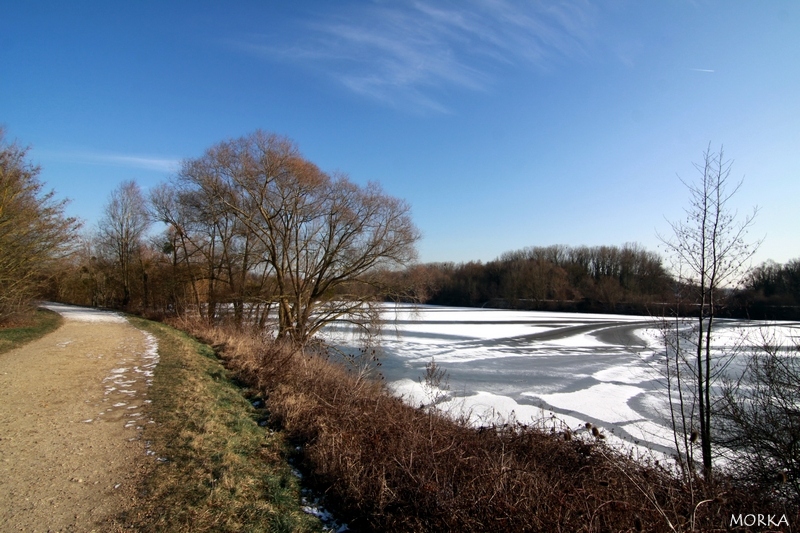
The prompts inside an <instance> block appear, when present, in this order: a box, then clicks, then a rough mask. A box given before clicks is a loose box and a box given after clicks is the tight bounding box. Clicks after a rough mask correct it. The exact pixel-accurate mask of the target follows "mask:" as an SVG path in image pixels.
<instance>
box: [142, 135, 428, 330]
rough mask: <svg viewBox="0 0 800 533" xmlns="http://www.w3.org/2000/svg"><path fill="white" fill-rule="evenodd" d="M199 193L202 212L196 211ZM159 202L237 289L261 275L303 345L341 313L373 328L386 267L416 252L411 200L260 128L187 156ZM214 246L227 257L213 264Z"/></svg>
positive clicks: (281, 320) (189, 248)
mask: <svg viewBox="0 0 800 533" xmlns="http://www.w3.org/2000/svg"><path fill="white" fill-rule="evenodd" d="M192 201H195V202H199V204H201V205H202V209H201V210H200V212H202V213H203V219H202V220H197V219H193V218H192V216H190V212H189V211H191V210H189V209H187V206H188V204H189V203H190V202H192ZM154 204H155V206H156V211H157V212H158V214H159V218H160V219H161V220H163V221H165V222H167V223H168V224H169V225H170V226H171V227H172V228H173V231H174V232H175V234H176V235H177V236H178V237H179V240H180V242H181V246H182V247H183V252H182V255H183V256H184V257H186V258H188V257H190V256H191V255H197V254H200V255H204V256H205V258H206V261H205V262H206V264H207V265H208V267H207V270H209V272H210V271H211V270H213V269H218V270H225V269H226V268H227V269H228V270H229V271H228V272H227V273H224V275H223V276H221V277H222V278H224V279H225V280H227V283H228V284H229V285H230V288H232V289H233V292H234V293H235V292H237V289H236V283H238V285H239V287H243V286H244V285H245V283H246V282H247V281H248V280H250V281H251V282H252V281H253V279H254V278H257V279H260V280H261V281H259V282H258V283H257V285H258V286H259V287H260V288H261V289H262V291H261V293H260V297H261V298H264V299H267V300H269V301H270V303H271V304H274V306H275V307H276V308H277V326H278V337H281V338H285V339H288V340H291V341H292V342H296V343H300V344H302V343H305V342H307V341H308V340H309V339H311V338H312V337H313V336H314V335H315V334H316V333H317V332H319V330H320V328H322V327H323V326H324V325H325V324H328V323H331V322H332V321H334V320H345V321H352V322H353V323H355V324H357V325H358V326H359V327H364V328H366V327H367V325H368V322H369V320H368V319H369V317H370V316H371V313H370V305H369V303H370V302H373V301H375V299H376V298H379V297H380V296H381V295H382V291H383V288H385V287H382V286H381V281H380V280H381V277H380V276H379V272H380V270H382V269H391V268H397V267H400V266H403V265H405V264H407V263H409V262H411V261H412V260H413V259H414V258H415V257H416V249H415V243H416V241H417V240H418V239H419V232H418V230H417V228H416V227H415V226H414V224H413V222H412V220H411V216H410V208H409V206H408V204H407V203H405V202H404V201H402V200H399V199H397V198H394V197H391V196H389V195H387V194H386V193H384V192H383V190H382V189H381V188H380V187H379V186H378V185H377V184H374V183H370V184H369V185H367V186H363V187H362V186H359V185H357V184H355V183H353V182H351V181H350V180H349V179H347V178H346V177H344V176H340V175H337V176H331V175H329V174H326V173H324V172H323V171H321V170H320V169H319V168H318V167H317V166H316V165H314V164H313V163H311V162H310V161H308V160H306V159H305V158H303V157H302V155H301V154H300V152H299V150H298V149H297V147H296V145H295V144H294V143H293V142H291V141H290V140H288V139H286V138H284V137H280V136H277V135H272V134H267V133H264V132H262V131H256V132H255V133H252V134H250V135H247V136H245V137H242V138H239V139H234V140H230V141H225V142H222V143H219V144H217V145H216V146H213V147H212V148H210V149H208V150H207V151H206V153H205V154H204V155H203V156H201V157H199V158H197V159H192V160H188V161H186V162H184V164H183V166H182V169H181V171H180V173H179V175H178V177H177V180H176V183H174V184H172V185H170V186H167V188H164V189H161V190H160V191H159V192H158V194H157V195H156V196H154ZM212 241H213V242H219V247H218V248H217V249H216V251H214V249H213V248H212V247H211V246H210V245H211V243H212ZM204 250H205V251H204ZM212 253H213V254H215V255H218V256H219V257H221V258H222V257H224V258H226V259H225V260H224V261H219V262H217V263H215V262H214V261H213V260H211V254H212ZM234 258H235V260H234ZM215 265H216V266H215ZM209 276H210V277H211V274H210V273H209ZM234 278H236V279H238V280H239V281H238V282H234V281H233V280H234ZM213 279H219V278H216V277H214V278H213ZM267 286H268V287H269V289H268V290H266V287H267ZM237 300H239V301H241V298H238V299H237ZM212 316H213V315H212Z"/></svg>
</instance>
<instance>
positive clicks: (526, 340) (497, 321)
mask: <svg viewBox="0 0 800 533" xmlns="http://www.w3.org/2000/svg"><path fill="white" fill-rule="evenodd" d="M383 319H384V330H383V333H384V335H383V338H382V341H381V352H380V354H379V356H380V361H381V363H382V366H381V367H380V370H381V373H382V374H383V375H384V377H385V378H386V380H387V383H389V386H390V389H391V390H393V391H394V393H395V394H397V395H398V396H402V397H404V398H406V401H407V402H409V403H410V404H411V405H415V406H419V405H421V404H424V405H430V403H431V402H432V399H438V400H442V401H440V403H439V404H438V405H439V407H441V408H443V409H447V410H449V411H450V412H451V414H453V415H454V416H462V415H463V416H467V417H469V419H470V420H471V421H472V423H473V424H476V425H482V424H487V423H492V422H491V421H492V420H495V421H499V420H504V421H507V420H509V419H514V420H516V421H519V422H525V423H527V422H528V421H531V420H532V421H534V422H535V421H537V420H541V419H542V416H543V413H544V416H545V418H547V417H548V416H550V413H551V412H552V413H553V416H554V417H556V418H557V419H559V420H561V421H563V424H565V425H567V426H568V427H571V428H573V429H575V428H580V427H582V425H583V424H584V423H585V422H587V421H590V422H592V423H594V424H596V425H600V426H606V427H607V430H608V433H607V442H622V441H623V440H624V441H625V442H627V443H629V444H630V445H631V446H634V443H635V441H639V442H640V443H641V446H640V447H641V449H642V450H646V448H645V446H653V447H655V448H657V449H660V450H662V451H665V452H666V451H668V450H667V448H671V447H672V443H671V439H670V438H669V437H670V435H671V430H669V429H668V428H666V427H665V426H664V425H663V424H664V423H663V420H664V415H665V414H666V407H667V405H668V404H667V400H666V394H665V392H664V386H663V383H662V381H663V379H662V376H661V372H660V369H661V365H662V364H663V361H662V358H663V355H661V354H662V353H663V340H662V335H661V332H660V331H659V329H658V321H657V320H654V319H652V318H651V317H647V316H620V315H609V314H577V313H558V312H538V311H510V310H496V309H472V308H456V307H437V306H418V307H415V306H409V305H387V306H386V307H385V308H384V310H383ZM715 324H716V334H715V337H714V341H713V346H714V348H715V350H716V351H717V353H722V351H723V350H730V349H731V348H733V347H737V346H741V345H745V347H749V346H753V345H757V344H759V343H758V342H756V341H755V340H754V338H755V337H757V336H759V335H760V330H761V329H764V328H765V329H766V330H767V331H768V332H769V335H774V336H775V338H776V340H777V341H779V342H782V343H784V344H791V343H792V342H793V341H796V340H800V324H798V323H789V322H783V323H765V322H756V321H742V320H718V321H717V322H716V323H715ZM690 325H691V323H690V322H687V323H686V324H685V325H684V326H683V327H689V326H690ZM743 332H745V333H750V334H751V336H750V337H749V338H745V337H743V336H742V333H743ZM331 333H332V336H331V337H330V339H331V341H332V342H333V343H334V344H337V345H338V346H339V347H340V348H344V349H349V348H350V347H352V348H353V349H354V350H355V347H357V346H358V339H357V337H356V336H354V335H352V334H350V335H349V334H348V329H347V327H346V326H344V325H342V326H339V327H334V328H331ZM743 341H744V342H743ZM432 359H433V360H435V361H436V363H437V364H438V365H439V366H440V367H441V368H442V369H444V370H446V371H447V373H448V376H449V381H450V388H449V390H448V391H438V390H434V389H431V388H429V387H428V388H426V386H425V385H424V384H423V383H421V382H420V379H421V378H422V377H423V376H424V375H425V365H426V364H427V363H429V362H430V361H431V360H432ZM612 430H613V431H614V432H616V434H612V433H611V432H612Z"/></svg>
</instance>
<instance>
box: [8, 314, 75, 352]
mask: <svg viewBox="0 0 800 533" xmlns="http://www.w3.org/2000/svg"><path fill="white" fill-rule="evenodd" d="M63 321H64V319H63V318H61V315H59V314H58V313H54V312H53V311H50V310H49V309H37V310H36V312H35V313H34V314H33V315H31V318H30V321H29V323H28V324H26V325H22V326H16V327H13V328H2V329H0V354H1V353H5V352H8V351H11V350H14V349H15V348H19V347H20V346H23V345H25V344H28V343H29V342H32V341H35V340H36V339H39V338H41V337H44V336H45V335H47V334H48V333H50V332H51V331H55V330H57V329H58V328H59V326H61V324H62V323H63Z"/></svg>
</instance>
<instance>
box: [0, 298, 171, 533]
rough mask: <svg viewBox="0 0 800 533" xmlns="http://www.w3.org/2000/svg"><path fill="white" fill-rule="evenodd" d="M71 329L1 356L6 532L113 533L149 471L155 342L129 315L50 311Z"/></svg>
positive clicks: (0, 496) (1, 494)
mask: <svg viewBox="0 0 800 533" xmlns="http://www.w3.org/2000/svg"><path fill="white" fill-rule="evenodd" d="M46 307H48V308H50V309H52V310H54V311H57V312H59V313H61V314H62V315H63V316H64V318H65V321H64V324H63V326H62V327H60V328H59V329H58V330H56V331H54V332H53V333H50V334H48V335H46V336H45V337H43V338H41V339H39V340H37V341H34V342H32V343H30V344H27V345H25V346H23V347H22V348H20V349H17V350H13V351H11V352H7V353H5V354H3V355H0V406H1V407H0V531H4V532H5V531H26V532H47V531H75V532H79V531H108V530H113V529H117V528H118V527H119V526H118V524H117V523H116V521H115V517H117V516H119V514H120V513H121V512H123V511H124V510H125V509H127V508H128V507H130V506H131V504H132V503H133V502H134V501H135V499H136V487H137V482H138V480H139V478H140V476H141V475H142V474H143V472H144V471H145V469H146V465H147V463H148V460H147V457H146V449H145V446H144V443H143V442H142V441H141V438H140V435H141V428H142V425H143V424H145V423H147V420H146V419H145V418H144V411H143V407H145V406H146V402H147V400H146V389H147V384H148V381H149V380H150V379H152V369H153V366H154V365H155V363H156V362H157V355H156V354H157V352H156V341H155V338H153V337H152V336H151V335H149V334H147V333H145V332H142V331H140V330H138V329H136V328H134V327H133V326H131V325H130V324H129V323H128V322H127V321H126V320H125V318H124V317H122V316H120V315H117V314H114V313H110V312H103V311H96V310H91V309H83V308H77V307H70V306H64V305H60V304H48V305H47V306H46Z"/></svg>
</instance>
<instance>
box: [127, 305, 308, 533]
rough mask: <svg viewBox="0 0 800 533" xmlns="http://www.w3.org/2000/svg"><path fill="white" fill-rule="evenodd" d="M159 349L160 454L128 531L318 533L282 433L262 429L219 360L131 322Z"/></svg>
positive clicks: (153, 430)
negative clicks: (302, 498)
mask: <svg viewBox="0 0 800 533" xmlns="http://www.w3.org/2000/svg"><path fill="white" fill-rule="evenodd" d="M130 321H131V323H133V325H134V326H135V327H137V328H140V329H143V330H146V331H149V332H150V333H152V334H153V335H155V336H156V338H157V339H158V346H159V347H158V352H159V356H160V361H159V363H158V365H157V367H156V370H155V376H154V381H153V384H152V386H151V387H150V389H149V390H148V398H149V399H150V400H151V401H152V403H151V404H150V412H149V416H150V418H152V419H153V420H155V422H156V423H154V424H147V426H146V427H145V429H144V435H143V437H144V439H145V440H146V441H147V442H148V443H149V449H150V450H151V451H153V452H154V453H155V456H154V457H153V461H154V463H153V464H154V465H155V466H154V467H153V468H152V469H151V472H150V473H149V474H148V475H147V478H146V481H145V484H144V487H143V498H142V500H141V501H140V502H139V504H138V507H137V508H136V509H135V510H134V511H133V512H132V513H130V514H129V515H128V516H127V517H126V519H125V522H127V523H128V524H129V525H132V526H133V527H135V528H136V529H137V530H139V531H237V532H240V531H248V532H249V531H252V532H256V531H265V532H276V533H277V532H287V533H288V532H306V531H309V532H310V531H321V530H322V526H321V524H320V523H319V521H318V520H317V519H316V518H314V517H312V516H309V515H307V514H306V513H304V512H303V511H302V510H301V504H300V488H299V483H298V480H297V478H296V477H295V476H294V475H292V472H291V466H290V465H289V464H288V462H287V460H286V457H287V456H288V450H289V447H288V443H287V441H286V439H285V437H284V435H283V434H282V433H280V432H273V431H270V430H268V429H266V428H262V427H259V426H258V423H257V419H258V418H259V417H260V416H262V415H261V414H259V413H257V412H255V410H254V409H253V408H252V406H251V404H250V402H249V401H248V400H247V399H246V398H245V397H244V396H243V394H242V390H241V389H240V388H238V387H237V386H236V385H235V384H233V383H232V382H231V380H230V379H229V378H228V373H227V371H226V369H225V368H224V367H223V366H222V364H221V363H220V361H219V360H218V358H217V357H216V355H215V354H214V352H213V350H212V349H211V348H210V347H208V346H206V345H203V344H200V343H199V342H197V341H196V340H194V339H192V338H190V337H188V336H187V335H185V334H184V333H181V332H179V331H177V330H175V329H173V328H170V327H168V326H165V325H163V324H159V323H155V322H150V321H146V320H142V319H138V318H130Z"/></svg>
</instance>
